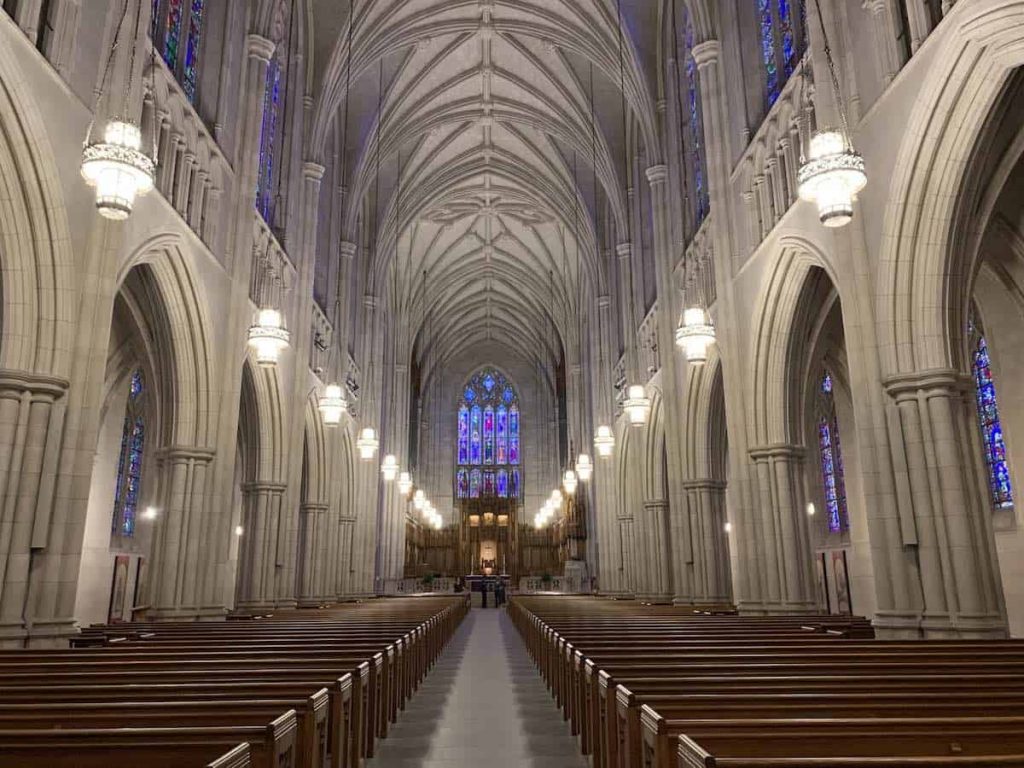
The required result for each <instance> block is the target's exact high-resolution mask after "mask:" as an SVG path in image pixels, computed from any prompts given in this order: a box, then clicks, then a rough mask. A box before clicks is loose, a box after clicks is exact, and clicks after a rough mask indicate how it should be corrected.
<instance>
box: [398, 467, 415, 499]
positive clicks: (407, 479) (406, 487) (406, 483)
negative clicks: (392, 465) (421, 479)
mask: <svg viewBox="0 0 1024 768" xmlns="http://www.w3.org/2000/svg"><path fill="white" fill-rule="evenodd" d="M411 490H412V475H410V474H409V473H408V472H402V473H401V474H399V475H398V492H399V493H401V494H402V495H403V496H408V495H409V491H411Z"/></svg>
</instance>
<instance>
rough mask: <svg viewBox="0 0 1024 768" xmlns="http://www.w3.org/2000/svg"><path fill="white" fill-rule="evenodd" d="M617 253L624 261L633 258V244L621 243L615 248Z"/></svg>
mask: <svg viewBox="0 0 1024 768" xmlns="http://www.w3.org/2000/svg"><path fill="white" fill-rule="evenodd" d="M615 253H616V254H617V255H618V257H619V258H620V259H622V260H626V259H629V258H632V256H633V244H632V243H619V244H618V245H616V246H615Z"/></svg>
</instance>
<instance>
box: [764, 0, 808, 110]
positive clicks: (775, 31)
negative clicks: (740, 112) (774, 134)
mask: <svg viewBox="0 0 1024 768" xmlns="http://www.w3.org/2000/svg"><path fill="white" fill-rule="evenodd" d="M757 9H758V26H759V28H760V29H759V36H760V41H761V59H762V61H763V62H764V71H765V96H766V99H767V102H768V106H769V107H771V105H772V104H774V103H775V102H776V101H777V100H778V98H779V94H780V93H781V92H782V86H783V85H785V84H786V81H787V80H788V79H789V78H790V76H791V75H792V74H793V73H794V72H795V71H796V68H797V66H798V65H799V64H800V59H801V57H802V56H803V54H804V50H805V46H806V41H805V38H806V34H805V29H806V27H807V19H806V10H807V9H806V3H805V2H804V0H757Z"/></svg>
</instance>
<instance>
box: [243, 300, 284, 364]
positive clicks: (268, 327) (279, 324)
mask: <svg viewBox="0 0 1024 768" xmlns="http://www.w3.org/2000/svg"><path fill="white" fill-rule="evenodd" d="M290 338H291V336H290V335H289V334H288V331H286V330H285V329H284V323H283V321H282V319H281V313H280V312H278V311H277V310H276V309H261V310H260V313H259V315H257V317H256V322H255V323H254V324H253V325H252V326H250V327H249V346H250V347H252V348H253V351H254V352H255V353H256V362H257V363H259V364H260V365H265V366H270V365H277V361H278V359H280V357H281V352H282V351H283V350H284V349H285V347H287V346H288V340H289V339H290Z"/></svg>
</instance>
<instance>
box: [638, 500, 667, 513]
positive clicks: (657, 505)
mask: <svg viewBox="0 0 1024 768" xmlns="http://www.w3.org/2000/svg"><path fill="white" fill-rule="evenodd" d="M668 506H669V505H668V499H648V500H647V501H645V502H644V512H662V511H664V510H666V509H668Z"/></svg>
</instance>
